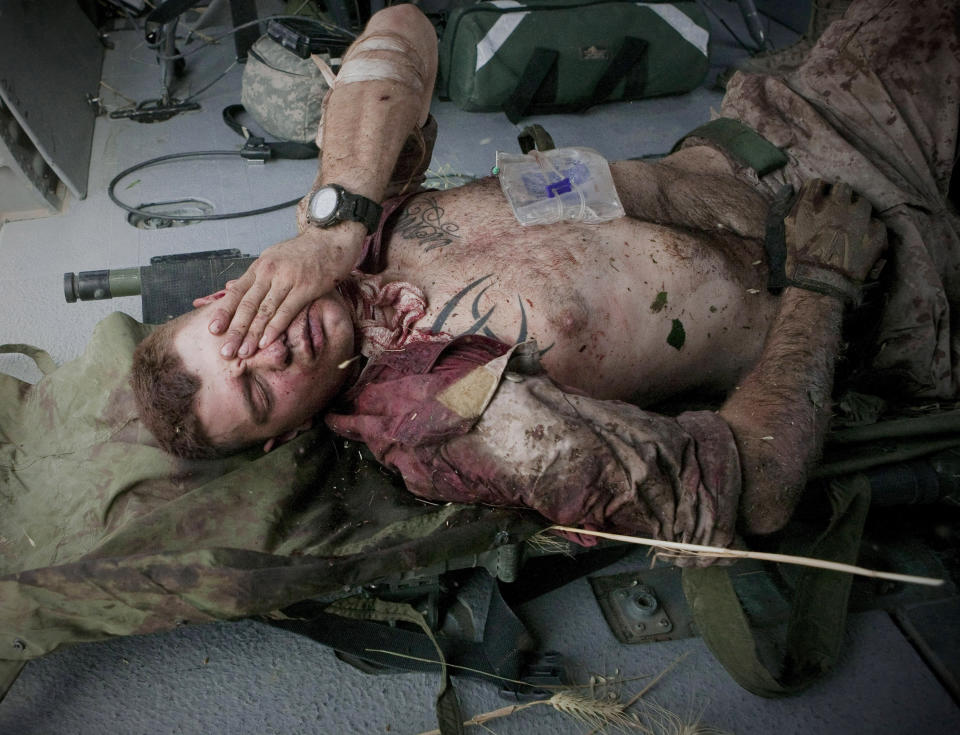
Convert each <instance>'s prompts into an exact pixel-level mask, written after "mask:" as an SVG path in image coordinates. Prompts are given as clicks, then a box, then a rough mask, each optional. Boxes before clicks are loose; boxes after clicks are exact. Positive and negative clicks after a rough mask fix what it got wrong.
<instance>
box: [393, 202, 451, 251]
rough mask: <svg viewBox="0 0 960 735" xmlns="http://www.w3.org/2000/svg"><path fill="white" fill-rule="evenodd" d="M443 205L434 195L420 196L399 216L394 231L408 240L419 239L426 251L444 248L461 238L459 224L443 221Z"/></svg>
mask: <svg viewBox="0 0 960 735" xmlns="http://www.w3.org/2000/svg"><path fill="white" fill-rule="evenodd" d="M443 215H444V210H443V207H441V206H439V205H438V204H437V200H436V199H434V198H433V197H423V198H418V199H417V200H416V201H415V202H413V203H412V204H410V206H409V207H407V208H406V209H405V210H404V211H403V212H402V213H401V214H400V216H399V217H398V218H397V223H396V224H395V225H394V227H393V233H394V234H395V235H399V236H400V237H402V238H404V239H406V240H419V241H420V243H421V244H422V245H423V250H424V252H427V251H429V250H433V249H434V248H442V247H443V246H444V245H449V244H450V243H452V242H453V241H454V240H457V239H459V238H460V235H458V234H457V231H458V230H459V229H460V226H459V225H456V224H454V223H453V222H444V221H443Z"/></svg>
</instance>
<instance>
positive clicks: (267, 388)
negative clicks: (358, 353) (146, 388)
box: [173, 293, 354, 448]
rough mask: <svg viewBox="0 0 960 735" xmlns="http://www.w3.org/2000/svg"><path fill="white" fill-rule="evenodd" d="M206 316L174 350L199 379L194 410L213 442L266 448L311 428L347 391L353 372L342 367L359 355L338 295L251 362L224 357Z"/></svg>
mask: <svg viewBox="0 0 960 735" xmlns="http://www.w3.org/2000/svg"><path fill="white" fill-rule="evenodd" d="M207 309H208V307H202V308H200V309H197V310H196V311H194V312H193V313H192V314H191V315H190V316H189V317H188V318H187V319H186V320H185V322H186V323H185V324H184V325H183V326H181V328H180V330H179V331H178V332H177V334H176V336H175V337H174V341H173V345H174V348H175V349H176V351H177V352H178V353H179V355H180V357H181V358H182V360H183V362H184V366H185V367H186V369H187V371H188V372H191V373H193V374H195V375H197V376H198V377H199V378H200V380H201V383H202V385H201V388H200V391H199V392H198V394H197V398H196V406H195V408H196V412H197V416H198V418H199V419H200V423H201V424H202V425H203V427H204V429H205V430H206V432H207V434H208V435H209V436H210V438H211V439H212V440H213V442H214V443H216V444H222V443H244V444H247V443H250V444H253V443H256V442H260V441H267V442H269V440H271V439H274V438H284V437H285V435H287V434H288V433H290V432H295V431H296V430H298V429H303V428H307V427H308V426H309V425H310V423H311V420H312V418H313V416H314V415H315V414H316V413H318V412H319V411H321V410H322V409H323V408H324V407H325V406H326V405H327V404H328V403H329V402H330V400H331V399H332V398H333V397H334V396H335V395H336V394H337V392H338V391H339V390H340V388H341V387H342V385H343V382H344V380H345V379H346V375H347V373H348V371H347V370H345V369H341V368H339V367H338V366H339V365H340V364H341V363H342V362H344V361H345V360H348V359H349V358H351V357H353V355H354V344H353V343H354V332H353V322H352V321H351V318H350V312H349V310H348V308H347V306H346V304H345V302H344V301H343V298H342V297H341V296H340V294H338V293H332V294H329V295H327V296H324V297H321V298H319V299H317V300H316V301H314V302H313V303H312V304H310V305H309V306H307V307H306V308H304V309H303V310H302V311H301V312H300V313H299V314H298V315H297V316H296V317H295V318H294V320H293V322H292V323H291V324H290V327H289V328H288V329H287V331H286V332H285V333H284V334H283V335H281V336H280V337H279V338H278V339H277V340H276V341H274V343H273V344H272V345H270V346H269V347H267V348H265V349H262V350H258V351H257V353H256V354H254V355H253V356H252V357H250V358H247V359H241V358H234V359H232V360H226V359H224V358H223V357H221V356H220V353H219V349H220V338H219V337H216V336H214V335H212V334H210V332H208V331H207V322H209V315H208V314H207ZM270 445H272V442H269V444H268V446H267V448H269V446H270Z"/></svg>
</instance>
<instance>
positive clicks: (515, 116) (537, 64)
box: [503, 47, 560, 123]
mask: <svg viewBox="0 0 960 735" xmlns="http://www.w3.org/2000/svg"><path fill="white" fill-rule="evenodd" d="M559 56H560V54H559V53H558V52H557V51H555V50H554V49H549V48H540V47H538V48H535V49H534V50H533V54H532V55H531V56H530V60H529V61H528V62H527V65H526V67H524V70H523V73H522V74H521V75H520V78H519V79H518V80H517V86H516V87H514V90H513V93H512V94H511V95H510V97H508V98H507V101H506V102H504V103H503V111H504V113H505V114H506V116H507V119H508V120H509V121H510V122H512V123H516V122H517V121H518V120H520V118H522V117H523V116H524V115H526V114H527V110H528V109H530V104H531V103H532V102H533V98H534V97H535V96H536V95H537V92H538V91H539V90H540V88H541V87H542V86H543V83H544V81H546V78H547V75H548V74H549V73H550V70H551V69H553V67H554V66H555V65H556V63H557V58H559Z"/></svg>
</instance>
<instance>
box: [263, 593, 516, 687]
mask: <svg viewBox="0 0 960 735" xmlns="http://www.w3.org/2000/svg"><path fill="white" fill-rule="evenodd" d="M284 613H285V614H286V615H288V616H290V617H288V618H287V619H283V620H273V619H271V620H267V621H264V622H268V623H269V624H270V625H274V626H276V627H278V628H283V629H285V630H289V631H291V632H293V633H298V634H299V635H304V636H306V637H308V638H311V639H313V640H315V641H317V642H318V643H322V644H323V645H325V646H329V647H330V648H332V649H334V650H335V651H339V652H340V653H344V654H347V655H348V656H352V657H356V658H359V659H363V660H365V661H367V662H369V663H372V664H374V665H377V666H382V667H385V668H388V669H394V670H397V669H401V670H405V671H427V672H439V671H440V670H441V665H440V664H439V663H435V662H436V660H437V650H436V647H435V646H434V644H433V642H432V641H431V640H430V638H429V637H428V636H426V635H425V634H424V633H421V632H419V631H415V630H409V629H405V628H400V627H391V626H386V625H383V624H381V623H377V622H372V621H368V620H354V619H351V618H344V617H341V616H340V615H333V614H330V613H327V612H324V611H323V610H322V607H321V606H320V605H318V604H316V603H310V602H306V603H298V604H297V605H294V606H292V607H290V608H287V609H285V610H284ZM436 640H437V642H438V643H439V645H440V648H441V650H442V651H443V656H444V659H445V660H446V662H447V664H452V665H455V666H463V667H468V669H469V670H468V669H458V670H457V672H456V673H457V675H458V676H467V677H472V678H479V679H489V678H490V677H491V676H493V677H504V678H507V679H518V678H519V676H520V673H521V665H522V663H523V661H522V656H523V653H524V652H525V651H529V650H530V649H531V648H532V642H531V638H530V634H529V633H528V632H527V629H526V626H524V624H523V622H522V621H521V620H520V619H519V618H518V617H517V616H516V614H515V613H514V612H513V610H511V609H510V606H509V605H508V604H507V602H506V601H505V600H504V599H503V595H502V594H501V593H500V585H499V583H498V584H495V585H493V590H492V596H491V600H490V607H489V609H488V611H487V620H486V625H485V626H484V631H483V640H482V641H480V642H474V641H466V640H462V639H457V638H444V637H439V636H438V637H437V639H436ZM379 651H392V652H394V653H398V654H403V655H402V656H393V655H390V654H387V653H379ZM416 659H420V660H416Z"/></svg>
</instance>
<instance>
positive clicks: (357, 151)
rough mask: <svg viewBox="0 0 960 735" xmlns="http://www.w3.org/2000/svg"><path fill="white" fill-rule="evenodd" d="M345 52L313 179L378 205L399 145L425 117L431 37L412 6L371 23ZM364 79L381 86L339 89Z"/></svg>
mask: <svg viewBox="0 0 960 735" xmlns="http://www.w3.org/2000/svg"><path fill="white" fill-rule="evenodd" d="M369 39H375V42H374V43H373V44H372V45H370V44H368V45H367V46H366V47H364V46H363V42H364V41H365V40H369ZM359 49H363V51H362V52H359ZM399 49H403V50H402V51H401V50H399ZM352 51H353V54H352V55H351V53H350V52H348V53H347V56H346V57H345V63H344V67H343V69H342V70H341V72H340V77H339V78H338V83H337V84H336V85H335V86H334V88H333V90H332V91H331V92H330V96H329V98H328V99H327V104H326V109H325V111H324V121H323V140H322V166H321V173H320V178H321V183H323V184H328V183H337V184H340V185H341V186H344V187H346V188H347V189H349V190H350V191H352V192H354V193H356V194H362V195H363V196H366V197H369V198H370V199H373V200H374V201H380V200H381V199H382V198H383V193H384V190H385V189H386V186H387V184H388V183H389V179H390V174H391V172H392V171H393V167H394V165H395V164H396V162H397V157H398V155H399V153H400V149H401V148H402V147H403V143H404V141H405V140H406V138H407V136H408V135H409V134H410V133H411V131H413V130H415V129H416V128H417V127H418V126H419V125H422V124H423V123H424V122H425V121H426V118H427V115H428V113H429V109H430V100H431V98H432V95H433V85H434V79H435V77H436V65H437V41H436V32H435V31H434V29H433V26H432V25H431V24H430V22H429V21H428V20H427V19H426V17H425V16H424V15H423V14H422V13H420V11H419V10H416V9H415V8H414V7H413V6H409V5H406V6H403V5H401V6H396V7H391V8H388V9H387V10H384V11H381V12H380V13H377V14H376V15H374V16H373V18H371V20H370V22H369V23H368V24H367V27H366V30H365V31H364V33H363V35H362V36H361V37H360V38H359V39H358V40H357V42H356V43H355V44H354V48H353V49H352ZM348 64H353V65H354V66H353V67H348ZM345 71H350V72H352V74H350V73H345ZM364 76H371V77H374V76H380V77H384V78H371V79H368V80H365V81H349V82H347V83H342V82H344V81H346V80H345V79H344V77H347V78H348V79H352V80H360V79H363V78H364ZM391 76H392V77H395V78H390V77H391Z"/></svg>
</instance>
